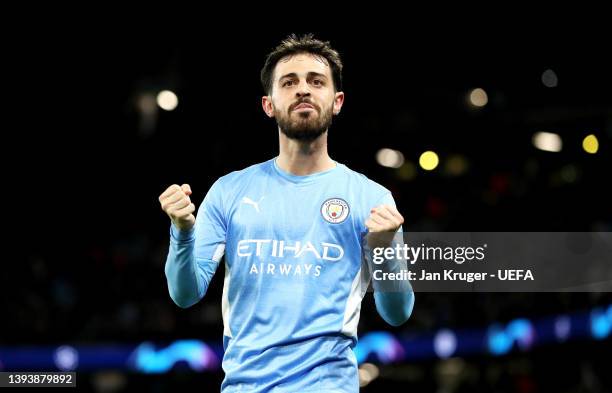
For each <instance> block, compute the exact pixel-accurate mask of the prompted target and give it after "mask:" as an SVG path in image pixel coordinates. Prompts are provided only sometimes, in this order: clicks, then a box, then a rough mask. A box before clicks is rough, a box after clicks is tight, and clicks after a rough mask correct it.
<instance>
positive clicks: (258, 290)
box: [166, 159, 414, 393]
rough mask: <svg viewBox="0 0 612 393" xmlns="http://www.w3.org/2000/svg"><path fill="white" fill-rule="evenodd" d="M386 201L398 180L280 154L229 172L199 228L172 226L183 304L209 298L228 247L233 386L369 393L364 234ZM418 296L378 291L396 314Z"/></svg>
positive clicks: (227, 320)
mask: <svg viewBox="0 0 612 393" xmlns="http://www.w3.org/2000/svg"><path fill="white" fill-rule="evenodd" d="M381 204H391V205H395V204H394V201H393V198H392V196H391V193H390V192H389V190H387V189H386V188H384V187H382V186H381V185H379V184H377V183H376V182H374V181H372V180H370V179H368V178H367V177H365V176H364V175H362V174H359V173H357V172H354V171H352V170H350V169H349V168H347V167H346V166H345V165H343V164H340V163H336V167H335V168H333V169H330V170H328V171H325V172H320V173H316V174H312V175H307V176H295V175H292V174H289V173H286V172H284V171H283V170H281V169H280V168H279V167H278V166H277V164H276V159H271V160H269V161H266V162H263V163H260V164H256V165H253V166H251V167H248V168H246V169H244V170H241V171H236V172H232V173H230V174H228V175H226V176H223V177H221V178H219V179H218V180H217V181H216V182H215V183H214V184H213V186H212V187H211V189H210V190H209V192H208V194H207V195H206V198H205V199H204V201H203V203H202V204H201V206H200V207H199V210H198V214H197V217H196V225H195V228H194V230H192V231H191V232H179V231H178V230H177V229H176V228H175V227H174V226H172V227H171V242H170V252H169V255H168V259H167V262H166V276H167V279H168V287H169V291H170V295H171V297H172V299H173V300H174V301H175V303H177V304H178V305H179V306H181V307H189V306H191V305H193V304H194V303H196V302H198V301H199V300H200V299H201V298H202V297H203V296H204V294H205V293H206V289H207V288H208V283H209V282H210V279H211V278H212V276H213V274H214V272H215V271H216V269H217V267H218V265H219V262H220V261H221V259H222V257H223V255H225V277H224V286H223V297H222V314H223V324H224V331H223V335H224V341H223V343H224V349H225V355H224V358H223V370H224V371H225V379H224V381H223V384H222V391H223V392H224V393H231V392H358V391H359V385H358V376H357V362H356V359H355V356H354V354H353V351H352V348H353V347H354V346H355V344H356V341H357V324H358V322H359V312H360V306H361V300H362V298H363V296H364V295H365V293H366V289H367V286H368V283H369V281H370V273H369V270H368V269H366V268H365V266H364V264H363V263H362V257H361V244H362V238H363V234H364V233H365V232H366V231H367V229H366V227H365V221H366V219H367V218H368V217H369V215H370V209H371V208H373V207H375V206H378V205H381ZM376 295H378V294H376ZM376 295H375V296H376ZM413 301H414V297H413V295H412V292H410V293H401V294H397V293H395V294H381V295H380V296H378V297H376V305H377V309H378V311H379V313H381V315H382V316H383V318H385V320H387V321H388V322H390V323H393V324H399V323H402V322H403V321H405V319H407V318H408V316H409V315H410V312H411V310H412V305H413Z"/></svg>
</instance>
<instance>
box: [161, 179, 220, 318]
mask: <svg viewBox="0 0 612 393" xmlns="http://www.w3.org/2000/svg"><path fill="white" fill-rule="evenodd" d="M224 217H225V215H224V213H223V192H222V190H221V185H220V181H219V180H217V181H216V182H215V184H213V186H212V187H211V188H210V190H209V191H208V193H207V194H206V197H205V198H204V201H203V202H202V204H201V205H200V207H199V209H198V213H197V216H196V224H195V227H194V228H193V229H192V230H190V231H180V230H178V229H177V228H176V227H175V226H174V225H173V224H171V226H170V248H169V251H168V257H167V259H166V265H165V269H164V270H165V274H166V280H167V284H168V292H169V293H170V297H171V298H172V300H173V301H174V303H176V304H177V305H178V306H179V307H182V308H187V307H190V306H192V305H194V304H196V303H197V302H198V301H200V300H201V299H202V298H203V297H204V295H205V294H206V291H207V289H208V286H209V284H210V281H211V280H212V277H213V275H214V274H215V272H216V270H217V267H218V266H219V261H220V260H221V257H222V256H223V253H224V251H225V236H226V224H225V218H224Z"/></svg>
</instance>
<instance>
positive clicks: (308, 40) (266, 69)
mask: <svg viewBox="0 0 612 393" xmlns="http://www.w3.org/2000/svg"><path fill="white" fill-rule="evenodd" d="M298 53H310V54H312V55H315V56H320V57H322V58H324V59H325V60H327V63H328V65H329V67H330V68H331V74H332V78H333V82H334V88H335V89H336V91H342V60H340V55H339V54H338V52H337V51H336V50H335V49H333V48H332V47H331V46H330V44H329V41H320V40H318V39H316V38H314V35H313V34H305V35H303V36H301V37H298V36H296V35H295V34H291V35H290V36H288V37H287V38H285V39H284V40H283V41H282V42H281V43H280V44H279V45H278V46H277V47H276V48H274V49H273V50H272V52H270V53H269V54H268V56H267V57H266V62H265V64H264V66H263V68H262V69H261V75H260V76H261V85H262V87H263V89H264V92H265V93H266V94H270V93H271V92H272V83H273V78H274V67H276V64H277V63H278V62H279V60H281V59H283V58H285V57H287V56H292V55H296V54H298Z"/></svg>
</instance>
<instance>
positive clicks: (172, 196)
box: [159, 184, 195, 231]
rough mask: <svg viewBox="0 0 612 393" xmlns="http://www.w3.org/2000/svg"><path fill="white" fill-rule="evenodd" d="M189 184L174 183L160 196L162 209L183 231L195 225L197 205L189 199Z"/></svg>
mask: <svg viewBox="0 0 612 393" xmlns="http://www.w3.org/2000/svg"><path fill="white" fill-rule="evenodd" d="M189 195H191V187H189V184H183V185H182V186H179V185H177V184H173V185H171V186H170V187H168V188H167V189H166V191H164V192H163V193H162V194H161V195H160V196H159V203H160V204H161V207H162V210H163V211H165V212H166V214H168V216H169V217H170V219H171V220H172V222H173V223H174V226H176V227H177V228H178V229H179V230H181V231H188V230H190V229H191V228H193V226H194V225H195V216H194V215H193V212H195V205H194V204H193V203H191V199H189Z"/></svg>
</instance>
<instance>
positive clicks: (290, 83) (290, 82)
mask: <svg viewBox="0 0 612 393" xmlns="http://www.w3.org/2000/svg"><path fill="white" fill-rule="evenodd" d="M292 84H293V81H292V80H286V81H284V82H283V87H285V86H291V85H292Z"/></svg>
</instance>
